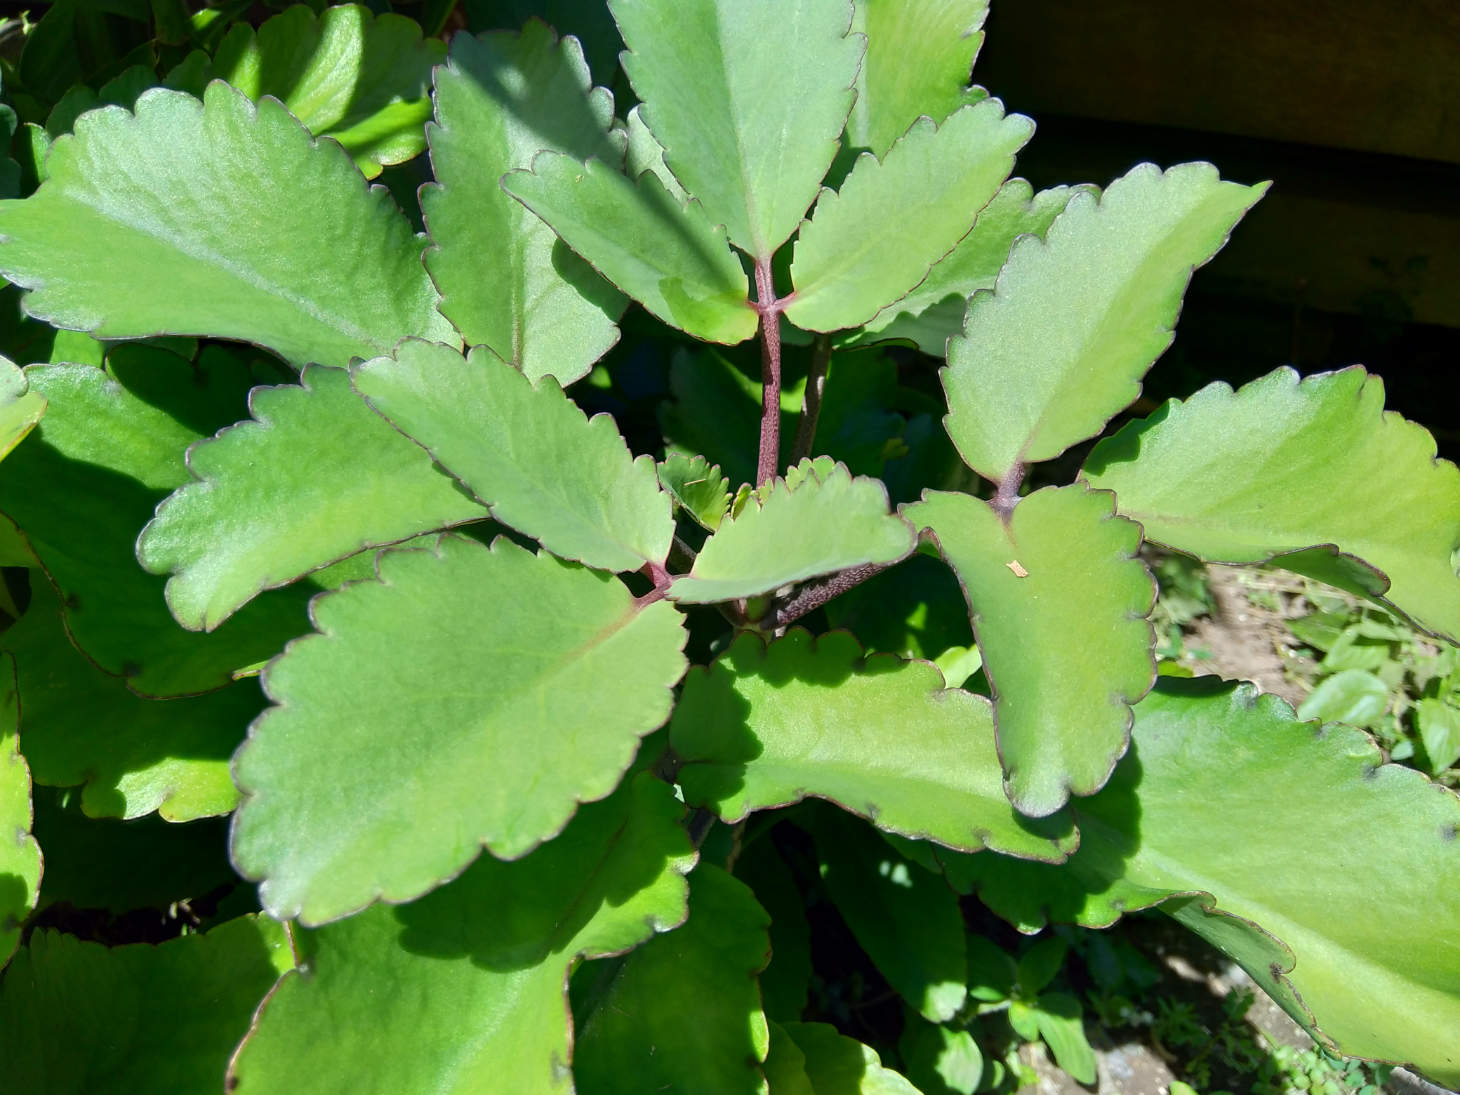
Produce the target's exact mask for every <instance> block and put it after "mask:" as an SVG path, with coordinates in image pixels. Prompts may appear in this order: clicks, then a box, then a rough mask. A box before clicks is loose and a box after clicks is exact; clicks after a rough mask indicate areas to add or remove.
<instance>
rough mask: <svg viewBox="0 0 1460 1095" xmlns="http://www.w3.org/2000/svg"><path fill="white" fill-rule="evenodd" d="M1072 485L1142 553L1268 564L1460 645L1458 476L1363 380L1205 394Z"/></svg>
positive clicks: (1098, 450) (1267, 383) (1125, 436)
mask: <svg viewBox="0 0 1460 1095" xmlns="http://www.w3.org/2000/svg"><path fill="white" fill-rule="evenodd" d="M1083 474H1084V475H1085V477H1086V478H1087V479H1089V480H1090V481H1091V483H1092V484H1093V485H1095V486H1098V487H1104V488H1106V489H1108V490H1113V491H1115V492H1116V495H1117V496H1118V497H1119V499H1120V511H1121V512H1122V513H1125V514H1128V515H1129V516H1130V517H1132V518H1133V519H1135V520H1138V521H1140V522H1141V524H1142V525H1144V526H1145V529H1146V536H1147V537H1148V538H1149V539H1151V540H1152V541H1154V542H1156V543H1159V544H1166V545H1169V546H1171V547H1174V548H1176V549H1177V550H1179V551H1185V552H1189V553H1190V554H1193V555H1198V556H1200V557H1202V558H1206V559H1221V560H1224V561H1230V562H1234V563H1254V562H1272V563H1274V564H1276V565H1277V566H1281V567H1286V568H1287V569H1289V570H1295V571H1297V572H1298V573H1299V574H1306V575H1308V576H1310V577H1314V578H1317V579H1318V580H1320V581H1325V582H1328V583H1330V584H1332V585H1338V586H1341V587H1342V588H1344V589H1347V590H1349V591H1350V592H1352V593H1357V594H1358V595H1360V596H1366V597H1371V598H1372V599H1374V600H1376V601H1378V602H1379V603H1380V604H1383V605H1385V606H1387V607H1389V608H1391V609H1394V610H1395V611H1397V612H1400V613H1402V614H1404V615H1405V616H1406V618H1408V619H1410V620H1412V621H1414V622H1415V623H1416V624H1417V625H1418V626H1420V627H1422V628H1424V629H1426V630H1428V631H1430V632H1432V633H1435V634H1438V635H1443V636H1445V637H1448V638H1450V639H1451V640H1452V641H1453V640H1456V639H1460V580H1457V579H1456V577H1455V569H1454V566H1453V564H1452V563H1451V552H1452V551H1453V550H1454V549H1455V548H1456V546H1457V545H1460V472H1457V471H1456V469H1455V466H1454V465H1453V464H1451V463H1449V462H1448V461H1442V460H1436V459H1435V442H1434V439H1433V438H1432V437H1431V436H1430V435H1429V433H1428V432H1426V431H1425V430H1424V429H1423V428H1421V427H1419V426H1416V425H1414V424H1413V423H1411V422H1406V421H1405V420H1404V419H1402V418H1400V417H1399V416H1398V415H1396V414H1386V413H1385V412H1384V385H1383V383H1382V382H1381V381H1380V380H1379V379H1378V378H1377V377H1371V376H1369V375H1368V374H1367V373H1365V372H1364V370H1363V369H1360V368H1357V367H1354V368H1350V369H1344V370H1342V371H1340V372H1336V373H1324V374H1320V375H1318V376H1312V377H1308V378H1307V379H1304V380H1301V381H1300V380H1299V378H1298V374H1297V373H1295V372H1293V371H1292V370H1291V369H1279V370H1277V371H1276V372H1273V373H1270V374H1268V375H1267V376H1265V377H1263V378H1261V379H1260V380H1255V381H1253V382H1252V383H1251V384H1247V385H1244V386H1243V387H1242V388H1241V389H1239V390H1238V391H1236V392H1234V391H1232V389H1231V388H1229V387H1227V386H1226V385H1223V384H1212V385H1209V386H1208V387H1206V388H1203V389H1202V390H1201V391H1200V392H1198V393H1197V394H1196V395H1194V396H1192V397H1191V398H1190V399H1188V400H1186V401H1185V402H1184V403H1182V402H1177V401H1172V402H1171V403H1168V404H1167V405H1166V406H1165V407H1163V408H1162V409H1161V410H1160V411H1158V412H1157V413H1156V414H1154V415H1152V416H1151V417H1150V418H1148V419H1145V420H1143V421H1141V422H1133V423H1131V424H1130V425H1128V426H1126V427H1125V428H1124V429H1123V430H1121V431H1120V432H1119V433H1117V434H1115V435H1114V436H1113V437H1110V438H1108V439H1107V440H1105V441H1102V442H1101V443H1100V444H1099V445H1097V446H1096V447H1095V450H1094V451H1093V452H1091V454H1090V457H1089V459H1088V460H1087V461H1086V463H1085V470H1084V473H1083ZM1345 562H1346V563H1347V564H1348V566H1349V568H1350V571H1349V572H1347V573H1346V572H1345V571H1344V570H1343V569H1341V565H1342V564H1344V563H1345ZM1364 564H1369V566H1367V567H1366V566H1364ZM1352 568H1357V573H1354V572H1352ZM1372 568H1378V570H1379V571H1381V572H1382V573H1379V574H1375V573H1374V571H1373V569H1372ZM1366 572H1367V573H1366Z"/></svg>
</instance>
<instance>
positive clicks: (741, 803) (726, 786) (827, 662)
mask: <svg viewBox="0 0 1460 1095" xmlns="http://www.w3.org/2000/svg"><path fill="white" fill-rule="evenodd" d="M670 742H671V744H672V745H673V747H674V753H675V756H676V757H678V758H679V761H680V769H679V776H678V779H679V782H680V784H681V786H683V788H684V793H685V799H686V801H688V802H690V803H691V804H693V805H705V806H710V807H711V808H712V809H714V810H715V812H716V813H717V814H719V816H720V817H721V818H723V819H724V820H726V821H730V822H734V821H739V820H740V819H742V818H744V817H746V816H747V815H748V814H750V813H751V811H753V810H761V809H769V808H773V807H777V806H786V805H789V804H791V803H794V802H799V801H801V800H802V799H803V798H806V797H808V796H815V797H818V798H825V799H829V800H830V801H832V802H835V803H836V804H837V805H839V806H841V807H843V808H844V809H846V810H849V811H851V812H852V813H855V814H858V815H860V816H862V817H865V818H867V819H868V820H869V821H871V822H872V823H873V824H875V825H877V826H878V827H879V828H881V829H884V830H886V831H888V832H894V833H900V834H902V835H904V836H910V837H918V838H926V839H930V840H936V841H938V842H939V843H942V844H945V845H947V846H949V847H954V848H963V849H965V850H968V851H977V850H978V849H979V848H983V847H991V848H996V849H998V850H1000V851H1003V852H1008V853H1009V854H1011V855H1019V856H1030V857H1034V858H1038V859H1046V860H1058V859H1062V858H1063V857H1064V855H1065V854H1066V853H1067V852H1069V851H1070V850H1071V849H1072V848H1073V847H1074V845H1075V838H1074V834H1073V831H1072V830H1071V828H1070V826H1069V825H1068V822H1067V820H1066V819H1061V820H1065V824H1063V825H1060V824H1058V823H1051V824H1049V825H1048V826H1047V830H1048V831H1045V832H1041V831H1040V827H1038V826H1031V825H1030V824H1029V823H1027V822H1026V821H1024V820H1023V819H1021V818H1020V817H1019V815H1018V814H1017V813H1016V812H1015V811H1014V809H1013V807H1011V806H1010V805H1009V801H1008V799H1007V798H1005V797H1004V793H1003V789H1002V786H1001V779H1002V773H1001V770H1000V768H999V758H998V755H997V754H996V753H995V751H994V734H993V717H992V715H991V713H990V708H989V702H988V701H987V700H986V699H984V698H983V697H981V696H972V695H969V694H968V693H967V692H960V691H957V690H955V689H948V688H945V686H944V683H943V677H942V674H940V673H939V672H938V670H937V669H936V668H935V667H934V666H932V665H930V664H928V663H927V662H920V661H914V662H906V661H902V660H901V659H899V658H895V657H891V656H889V655H885V654H879V655H874V656H873V657H871V658H867V659H865V661H864V660H863V655H862V649H861V646H860V645H859V644H858V643H857V640H856V639H855V638H853V637H852V636H851V635H850V634H848V633H846V632H832V633H831V634H830V635H824V636H822V637H821V638H819V639H813V638H812V637H811V635H810V634H808V633H807V632H806V631H803V630H801V629H800V628H796V629H793V630H791V631H790V632H788V633H787V635H786V636H785V637H784V638H781V639H777V640H775V641H773V642H772V643H771V644H770V645H769V646H766V645H765V644H764V643H763V642H762V640H761V639H759V638H758V637H756V636H754V635H749V634H743V635H740V636H738V637H737V638H736V639H735V641H734V643H733V644H731V646H730V648H729V650H727V651H726V652H725V653H724V654H722V655H721V656H720V657H719V658H717V659H716V660H715V663H714V665H712V666H711V667H710V668H709V669H696V670H693V671H692V672H691V673H690V675H689V678H688V680H686V682H685V687H684V694H683V696H682V698H681V699H680V702H679V704H678V706H677V707H676V708H675V711H674V719H673V721H672V722H671V723H670Z"/></svg>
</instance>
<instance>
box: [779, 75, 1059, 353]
mask: <svg viewBox="0 0 1460 1095" xmlns="http://www.w3.org/2000/svg"><path fill="white" fill-rule="evenodd" d="M1033 132H1034V123H1033V122H1031V121H1030V120H1029V119H1028V118H1026V117H1024V116H1023V115H1022V114H1011V115H1007V116H1006V115H1005V114H1004V107H1003V104H1002V103H1000V102H999V101H998V100H997V99H986V100H984V101H983V102H981V103H979V104H977V105H976V106H968V107H964V108H963V109H962V110H960V111H958V112H957V113H955V114H953V115H952V116H951V117H949V118H948V119H947V120H946V121H945V122H943V123H942V125H941V126H937V127H935V126H934V125H933V123H932V121H930V120H929V119H927V118H923V119H920V120H919V121H917V122H916V123H914V124H913V126H912V128H911V129H909V130H908V131H907V134H906V136H904V137H902V138H901V139H900V140H898V142H897V143H896V144H894V145H893V146H892V148H891V149H890V150H889V151H888V152H886V153H885V154H884V155H883V156H882V157H881V160H880V162H879V160H878V159H877V158H876V157H874V156H873V155H872V154H871V153H866V154H864V155H862V156H860V157H859V158H858V159H857V162H856V166H855V167H853V168H852V172H851V174H850V175H848V176H847V179H846V181H845V182H843V183H842V185H841V189H840V190H839V191H833V190H823V191H822V192H821V197H820V198H819V199H818V200H817V203H816V208H815V209H813V210H812V213H811V219H810V221H808V222H807V223H806V224H805V225H803V226H802V228H801V234H800V236H799V237H798V238H797V241H796V255H795V259H794V260H793V261H792V263H791V282H792V284H793V285H794V286H795V297H794V299H793V300H792V301H791V304H790V306H789V307H788V308H787V309H786V318H787V319H789V320H790V321H791V322H792V323H794V324H796V325H797V326H798V327H802V328H805V329H807V330H812V331H837V330H841V329H843V328H847V327H856V326H858V325H859V324H862V323H866V322H867V321H868V320H870V319H872V318H873V317H874V316H875V315H877V313H878V312H879V311H881V310H882V308H884V307H885V306H887V305H889V304H891V303H892V302H893V301H896V300H898V299H899V298H901V297H903V296H905V295H906V294H907V292H908V291H909V290H910V289H912V288H913V287H914V286H915V285H917V284H918V283H919V282H921V281H923V280H924V278H926V277H927V275H928V270H929V267H931V266H932V265H933V264H934V263H936V262H937V261H938V260H939V259H941V258H943V256H945V255H947V254H948V252H949V251H951V250H952V249H953V248H954V246H955V245H956V244H957V243H958V241H959V240H961V239H962V238H963V237H964V236H966V235H967V234H968V232H969V229H970V228H972V226H973V223H974V218H975V217H977V215H978V211H979V210H980V209H982V208H983V207H984V206H985V205H987V204H988V203H989V200H990V199H991V198H992V197H993V196H994V194H995V193H997V191H998V189H999V186H1000V184H1002V183H1003V181H1004V180H1005V179H1006V178H1008V176H1009V172H1010V170H1012V169H1013V166H1014V154H1015V153H1016V152H1017V151H1018V150H1019V149H1020V148H1021V147H1023V145H1024V143H1025V142H1026V141H1028V140H1029V138H1030V136H1031V135H1032V134H1033Z"/></svg>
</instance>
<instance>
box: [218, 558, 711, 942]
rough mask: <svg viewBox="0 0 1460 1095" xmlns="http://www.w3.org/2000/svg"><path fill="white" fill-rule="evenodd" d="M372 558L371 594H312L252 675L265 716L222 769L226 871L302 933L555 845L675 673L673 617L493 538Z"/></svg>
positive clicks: (678, 629) (366, 588)
mask: <svg viewBox="0 0 1460 1095" xmlns="http://www.w3.org/2000/svg"><path fill="white" fill-rule="evenodd" d="M376 565H377V569H378V571H379V574H380V581H379V582H361V583H356V584H353V585H350V586H347V587H346V588H344V589H342V590H340V591H339V592H337V593H334V594H331V595H329V596H326V597H321V598H319V599H317V600H316V601H315V602H314V605H313V608H312V615H313V617H314V621H315V626H316V627H317V628H318V633H317V634H313V635H308V636H306V637H304V638H302V639H299V640H297V641H295V642H293V643H291V644H290V645H289V647H288V649H286V650H285V652H284V654H283V655H282V656H280V657H279V658H277V659H275V660H274V661H273V662H271V663H270V665H269V667H268V668H267V669H266V670H265V671H264V677H263V680H264V689H265V691H266V692H267V693H268V695H269V696H270V698H271V699H273V700H274V701H275V703H276V704H277V705H278V706H275V707H272V708H270V709H269V710H268V711H266V712H265V713H264V714H263V715H262V716H261V717H260V718H259V720H258V721H257V722H255V723H254V725H253V727H252V729H251V730H250V733H249V740H248V742H247V744H246V745H245V746H244V747H243V749H242V750H241V751H240V752H239V754H238V756H237V758H236V759H235V761H234V775H235V778H236V779H237V781H238V784H239V786H240V787H241V788H242V789H243V791H244V794H245V800H244V802H243V805H242V806H240V808H239V812H238V815H237V818H236V820H235V824H234V829H233V854H234V860H235V862H236V863H237V865H238V867H239V869H240V871H241V872H242V873H243V874H244V875H245V876H247V877H250V878H259V879H263V880H264V881H263V885H262V887H261V888H260V893H261V896H262V899H263V902H264V907H265V908H266V909H268V910H269V911H270V912H271V913H273V914H275V915H277V916H280V917H281V918H283V917H294V916H298V917H299V918H300V919H301V920H302V921H303V922H304V923H306V924H319V923H323V922H324V921H327V920H333V919H337V918H339V917H341V916H344V915H346V914H348V913H351V912H354V911H355V910H357V909H360V908H363V907H364V906H365V905H367V904H369V903H370V902H372V901H374V900H375V899H376V898H384V899H386V900H388V901H407V900H410V899H412V898H415V897H418V896H420V895H421V894H423V893H426V892H428V891H430V890H432V889H434V888H435V887H436V886H438V885H440V884H441V883H442V882H444V881H446V880H447V879H449V878H451V877H453V876H454V875H456V874H457V873H459V872H460V871H461V870H462V868H464V867H465V866H466V865H467V864H468V863H470V862H471V861H472V860H473V859H475V858H476V857H477V855H478V853H479V852H480V851H481V849H482V847H486V849H487V850H488V851H490V852H491V853H492V854H493V855H497V856H500V857H502V858H513V857H516V856H520V855H523V854H525V853H526V852H528V851H530V850H531V849H532V848H534V847H536V846H537V845H538V844H540V843H542V842H543V841H544V840H547V839H549V838H551V837H552V836H553V835H554V834H556V833H557V832H558V831H560V830H561V829H562V827H563V826H564V825H565V824H566V823H567V821H568V819H569V818H571V817H572V816H573V813H574V811H575V810H576V809H577V808H578V804H579V803H580V802H590V801H593V800H595V799H599V798H602V797H604V796H605V795H607V794H608V793H609V792H610V791H612V790H613V788H614V787H615V786H616V785H617V784H618V782H619V778H620V777H621V776H622V775H623V773H624V771H625V770H626V769H627V768H628V767H629V764H630V763H631V762H632V761H633V758H634V753H635V751H636V749H637V748H638V744H639V739H640V738H642V737H643V736H644V735H646V734H648V733H649V732H650V731H652V730H654V729H655V728H656V727H658V726H659V725H660V724H661V723H663V722H664V720H665V718H666V717H667V716H668V714H669V707H670V700H671V696H670V689H671V688H672V687H673V686H674V684H675V683H676V682H677V681H678V680H679V678H680V676H681V675H682V674H683V672H684V664H685V663H684V657H683V655H682V654H681V653H680V650H681V648H682V647H683V645H684V642H685V633H684V629H683V627H682V626H681V623H680V616H679V613H678V612H676V611H675V610H674V608H673V607H672V606H671V605H669V604H668V603H666V602H663V601H660V602H657V603H655V604H650V605H647V606H645V607H642V608H641V607H639V606H638V605H636V603H635V602H634V599H633V597H632V596H631V595H630V593H629V591H628V590H627V589H626V588H624V586H623V585H622V583H620V582H619V581H618V580H617V579H615V578H612V577H610V576H608V575H605V574H599V573H595V572H593V571H589V570H585V569H583V568H582V567H577V566H571V565H569V564H566V563H562V562H560V561H558V560H557V559H554V558H553V557H552V556H550V555H547V554H545V553H544V554H540V555H533V554H532V553H531V552H528V551H525V550H523V549H522V548H519V547H517V546H515V545H514V544H512V543H511V542H510V541H508V540H506V539H503V538H499V539H498V540H497V541H496V542H495V543H494V544H493V545H492V547H491V548H490V549H489V548H487V547H485V546H483V545H482V544H480V543H478V542H476V541H474V540H468V539H465V538H463V537H460V536H444V537H442V538H441V539H440V540H439V542H438V543H437V545H436V547H435V548H434V550H420V549H396V550H393V551H387V552H383V553H382V554H381V555H380V557H379V559H378V561H377V564H376ZM362 667H368V669H366V670H365V671H362ZM386 667H388V671H386ZM585 695H592V696H593V697H594V701H593V703H592V704H587V703H585V702H584V701H583V699H582V697H583V696H585ZM403 770H404V771H408V772H409V773H410V777H409V778H408V779H402V778H401V774H402V771H403ZM524 787H530V788H531V789H532V794H531V795H530V796H527V795H524V793H523V788H524ZM423 816H429V817H434V818H438V819H440V821H439V824H433V825H429V826H422V825H421V824H420V818H422V817H423ZM318 833H329V834H330V839H329V840H328V841H320V840H318V839H315V837H314V836H312V835H311V834H318Z"/></svg>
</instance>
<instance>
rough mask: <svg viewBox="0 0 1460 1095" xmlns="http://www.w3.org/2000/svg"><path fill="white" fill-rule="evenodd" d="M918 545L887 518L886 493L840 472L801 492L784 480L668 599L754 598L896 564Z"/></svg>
mask: <svg viewBox="0 0 1460 1095" xmlns="http://www.w3.org/2000/svg"><path fill="white" fill-rule="evenodd" d="M913 545H914V538H913V531H912V529H911V528H910V527H909V526H908V524H907V522H906V521H904V520H902V518H900V517H898V516H896V515H895V514H892V513H890V512H889V511H888V503H887V488H886V487H884V486H883V485H882V484H881V483H880V482H878V481H877V480H875V479H864V478H857V479H854V478H852V474H851V472H849V471H847V469H846V466H845V465H843V464H838V465H836V467H835V470H833V471H832V472H831V473H830V474H828V475H827V476H826V478H824V479H821V478H817V477H815V476H813V477H812V478H810V479H808V480H807V481H806V482H804V483H802V484H801V485H800V487H799V489H797V490H792V489H791V488H790V487H789V486H788V485H787V482H786V480H785V479H777V480H776V482H775V485H774V486H773V488H772V490H771V491H770V496H769V497H768V498H766V499H765V500H764V501H761V500H759V499H752V500H751V501H749V502H748V503H747V505H746V507H745V509H744V510H743V511H741V513H740V515H739V516H737V517H735V518H733V519H732V520H730V521H728V522H724V523H722V524H721V525H720V528H719V530H718V531H717V532H716V533H715V534H714V535H713V536H711V537H710V538H709V539H708V540H706V541H705V546H704V547H703V548H702V549H701V550H700V553H699V555H698V556H697V557H696V558H695V561H694V566H693V567H692V568H691V569H690V572H689V574H688V575H687V576H685V577H682V578H678V579H676V580H675V582H674V584H673V585H672V586H671V587H670V590H669V596H670V597H672V598H674V599H676V600H680V601H686V602H690V603H695V604H706V603H710V602H714V601H729V600H733V599H735V598H737V597H750V596H754V595H755V594H759V593H769V592H771V591H772V590H775V589H778V588H780V587H781V586H784V585H787V584H789V583H791V582H799V581H804V580H805V579H807V578H815V577H817V576H818V575H822V574H833V573H835V572H836V571H839V570H845V569H846V568H848V567H853V566H861V565H863V564H867V563H895V562H897V561H898V560H899V559H902V558H905V557H906V556H908V555H909V554H911V552H912V549H913Z"/></svg>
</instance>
